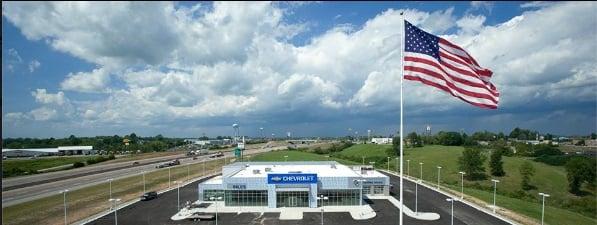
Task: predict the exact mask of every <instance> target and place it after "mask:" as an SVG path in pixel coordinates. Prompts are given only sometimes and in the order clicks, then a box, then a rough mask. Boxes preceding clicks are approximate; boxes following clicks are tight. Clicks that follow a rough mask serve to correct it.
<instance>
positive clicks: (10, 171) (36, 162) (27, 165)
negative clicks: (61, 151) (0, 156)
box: [2, 156, 95, 178]
mask: <svg viewBox="0 0 597 225" xmlns="http://www.w3.org/2000/svg"><path fill="white" fill-rule="evenodd" d="M94 157H95V156H70V157H69V156H65V157H51V158H38V159H10V160H4V161H2V175H3V178H5V177H11V176H19V175H25V172H27V174H29V173H31V171H37V170H41V169H47V168H52V167H56V166H62V165H67V164H73V163H75V162H85V160H87V159H91V158H94Z"/></svg>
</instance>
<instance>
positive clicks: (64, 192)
mask: <svg viewBox="0 0 597 225" xmlns="http://www.w3.org/2000/svg"><path fill="white" fill-rule="evenodd" d="M66 192H68V189H65V190H64V191H61V192H60V194H63V196H64V225H66V224H67V222H66Z"/></svg>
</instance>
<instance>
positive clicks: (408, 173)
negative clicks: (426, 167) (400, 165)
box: [406, 159, 410, 176]
mask: <svg viewBox="0 0 597 225" xmlns="http://www.w3.org/2000/svg"><path fill="white" fill-rule="evenodd" d="M406 176H410V159H407V160H406Z"/></svg>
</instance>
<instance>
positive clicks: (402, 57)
mask: <svg viewBox="0 0 597 225" xmlns="http://www.w3.org/2000/svg"><path fill="white" fill-rule="evenodd" d="M400 16H401V17H402V32H401V33H402V35H400V216H399V218H400V225H403V217H402V214H403V212H404V196H403V195H402V191H403V190H404V184H403V183H402V170H403V165H402V164H403V159H404V157H403V154H402V153H403V143H402V142H403V140H404V139H403V138H402V134H403V133H404V132H403V129H402V114H403V112H402V109H403V108H404V107H403V105H402V98H403V97H402V94H403V93H402V83H404V35H405V33H404V32H405V31H404V30H405V27H404V12H401V13H400Z"/></svg>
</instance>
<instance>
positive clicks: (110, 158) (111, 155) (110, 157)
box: [108, 154, 116, 160]
mask: <svg viewBox="0 0 597 225" xmlns="http://www.w3.org/2000/svg"><path fill="white" fill-rule="evenodd" d="M108 159H109V160H112V159H116V156H114V154H110V156H108Z"/></svg>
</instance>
